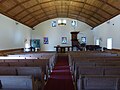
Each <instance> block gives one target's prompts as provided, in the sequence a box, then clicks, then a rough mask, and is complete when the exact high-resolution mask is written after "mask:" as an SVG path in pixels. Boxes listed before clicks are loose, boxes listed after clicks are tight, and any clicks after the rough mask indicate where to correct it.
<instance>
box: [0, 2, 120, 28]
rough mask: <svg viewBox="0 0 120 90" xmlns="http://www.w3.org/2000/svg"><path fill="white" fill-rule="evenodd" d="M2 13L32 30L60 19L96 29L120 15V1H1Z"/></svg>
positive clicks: (0, 10)
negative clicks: (44, 23)
mask: <svg viewBox="0 0 120 90" xmlns="http://www.w3.org/2000/svg"><path fill="white" fill-rule="evenodd" d="M0 13H2V14H4V15H6V16H8V17H10V18H12V19H14V20H16V21H18V22H21V23H23V24H25V25H27V26H29V27H31V28H32V27H34V26H36V25H37V24H39V23H41V22H43V21H46V20H49V19H53V18H59V17H60V18H72V19H77V20H79V21H82V22H85V23H87V24H89V25H90V26H92V27H96V26H98V25H100V24H101V23H103V22H105V21H107V20H109V19H111V18H112V17H114V16H116V15H118V14H120V0H0Z"/></svg>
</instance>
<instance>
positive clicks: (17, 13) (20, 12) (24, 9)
mask: <svg viewBox="0 0 120 90" xmlns="http://www.w3.org/2000/svg"><path fill="white" fill-rule="evenodd" d="M37 5H39V4H36V5H33V6H31V7H29V8H25V9H24V10H22V11H21V12H19V13H17V14H16V15H14V17H15V16H18V15H19V14H21V13H22V12H24V11H26V10H28V9H30V8H33V7H35V6H37Z"/></svg>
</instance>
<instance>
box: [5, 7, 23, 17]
mask: <svg viewBox="0 0 120 90" xmlns="http://www.w3.org/2000/svg"><path fill="white" fill-rule="evenodd" d="M21 11H23V9H22V8H21V7H20V6H17V7H15V8H13V9H12V10H10V11H9V12H7V13H8V14H10V15H11V16H14V15H16V14H18V13H19V12H21Z"/></svg>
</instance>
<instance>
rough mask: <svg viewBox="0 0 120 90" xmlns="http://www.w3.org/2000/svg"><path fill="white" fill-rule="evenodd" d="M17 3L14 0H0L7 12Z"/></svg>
mask: <svg viewBox="0 0 120 90" xmlns="http://www.w3.org/2000/svg"><path fill="white" fill-rule="evenodd" d="M15 5H17V3H15V2H14V0H5V1H4V2H0V9H1V10H3V11H5V12H6V11H7V10H9V9H10V8H13V7H14V6H15Z"/></svg>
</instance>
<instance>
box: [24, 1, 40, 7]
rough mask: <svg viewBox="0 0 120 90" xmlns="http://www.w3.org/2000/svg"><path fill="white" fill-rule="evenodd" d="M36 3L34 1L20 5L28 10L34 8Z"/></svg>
mask: <svg viewBox="0 0 120 90" xmlns="http://www.w3.org/2000/svg"><path fill="white" fill-rule="evenodd" d="M37 4H38V3H37V1H36V0H28V2H26V3H23V4H22V5H23V6H24V7H25V8H30V7H32V6H35V5H37Z"/></svg>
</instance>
